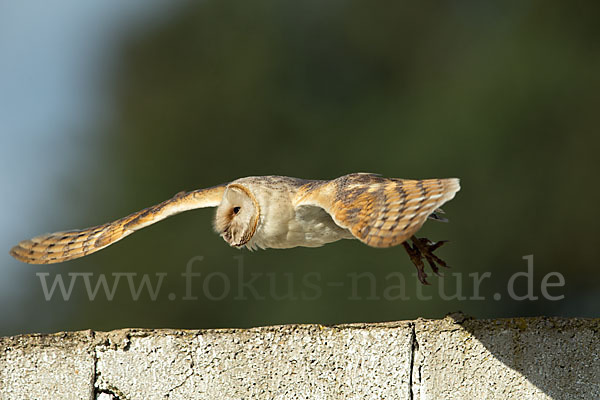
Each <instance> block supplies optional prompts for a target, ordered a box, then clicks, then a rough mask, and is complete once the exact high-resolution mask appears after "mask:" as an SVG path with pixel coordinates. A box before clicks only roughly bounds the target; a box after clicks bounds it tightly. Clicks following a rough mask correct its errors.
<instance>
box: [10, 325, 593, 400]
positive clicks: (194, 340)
mask: <svg viewBox="0 0 600 400" xmlns="http://www.w3.org/2000/svg"><path fill="white" fill-rule="evenodd" d="M599 328H600V319H560V318H517V319H505V320H472V319H467V318H465V317H464V316H462V315H455V316H453V317H447V318H445V319H443V320H421V319H420V320H416V321H405V322H391V323H380V324H352V325H338V326H331V327H326V326H320V325H285V326H274V327H265V328H253V329H221V330H198V331H180V330H140V329H125V330H119V331H113V332H91V331H86V332H75V333H61V334H54V335H22V336H15V337H8V338H0V399H55V398H61V399H99V400H116V399H120V400H133V399H144V400H149V399H347V398H350V399H550V398H553V399H582V398H586V399H587V398H589V399H592V398H600V336H599V330H600V329H599Z"/></svg>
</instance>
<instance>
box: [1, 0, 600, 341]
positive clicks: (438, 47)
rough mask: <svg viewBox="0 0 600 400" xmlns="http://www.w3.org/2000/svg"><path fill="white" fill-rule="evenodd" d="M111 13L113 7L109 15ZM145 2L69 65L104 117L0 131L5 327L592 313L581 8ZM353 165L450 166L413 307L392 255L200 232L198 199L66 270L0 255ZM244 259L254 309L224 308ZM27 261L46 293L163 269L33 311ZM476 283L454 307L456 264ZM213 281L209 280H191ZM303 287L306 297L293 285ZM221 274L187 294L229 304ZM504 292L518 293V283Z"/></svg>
mask: <svg viewBox="0 0 600 400" xmlns="http://www.w3.org/2000/svg"><path fill="white" fill-rule="evenodd" d="M119 4H120V3H113V5H112V6H113V7H114V9H115V10H117V11H116V13H117V14H118V13H119V7H122V6H120V5H119ZM67 6H68V7H71V6H72V7H76V5H74V4H73V5H67ZM68 7H67V9H68ZM152 7H153V11H152V15H151V16H145V17H144V18H141V19H140V18H138V17H136V15H138V14H143V13H147V12H148V11H147V10H144V5H143V4H141V3H139V2H138V6H136V7H131V9H130V10H129V11H128V13H129V15H130V17H131V18H132V19H133V20H135V21H137V22H136V23H135V24H134V23H133V22H129V21H130V20H129V19H127V18H122V22H121V25H120V26H121V28H119V29H118V30H113V29H112V28H111V27H112V25H110V24H106V25H104V26H103V25H102V24H98V26H95V25H94V26H95V29H96V30H97V31H98V32H100V33H101V34H110V35H111V38H112V39H111V42H110V43H111V46H112V47H110V48H109V50H106V48H104V47H102V46H100V47H102V49H98V50H97V51H98V52H99V53H97V54H110V58H106V59H103V58H102V57H99V56H98V55H96V56H93V54H94V53H90V54H92V55H90V57H92V58H91V59H92V60H95V62H88V64H89V65H88V64H85V63H83V66H82V68H83V70H84V71H85V70H86V69H87V70H88V72H89V71H90V70H91V71H94V73H93V75H94V79H96V80H91V79H92V78H89V79H90V82H91V83H89V82H88V83H86V82H83V83H81V84H80V86H78V88H77V91H76V92H77V93H81V96H83V94H85V95H86V96H97V98H99V99H100V100H97V103H94V104H95V106H96V108H97V109H98V110H100V111H98V112H95V113H93V112H92V113H89V115H91V117H89V118H87V119H84V120H83V121H78V122H77V123H73V124H71V125H70V127H69V129H71V130H72V131H73V132H76V133H74V134H73V136H71V137H70V139H64V138H63V139H60V140H59V139H56V140H55V139H53V138H52V136H47V137H45V138H44V140H43V141H41V142H36V141H35V140H30V141H28V143H27V145H24V146H20V145H18V146H14V145H13V144H12V141H13V140H16V139H14V138H13V137H12V135H11V133H10V132H7V131H5V132H3V133H2V135H3V152H4V153H9V152H10V153H15V154H17V155H18V159H17V160H15V161H14V163H11V164H10V165H8V163H6V165H5V166H4V168H3V169H4V171H5V172H4V175H5V176H8V175H11V174H19V175H18V176H20V178H19V180H18V182H17V181H16V180H15V179H12V180H8V178H7V181H6V182H7V183H6V184H5V185H3V186H4V191H5V194H6V196H7V197H10V199H11V201H13V202H14V203H15V204H16V205H15V206H14V207H11V208H10V209H9V208H7V207H3V211H2V212H3V213H4V214H5V221H6V222H5V223H4V224H3V227H2V228H3V236H2V239H3V241H2V244H3V248H4V250H5V251H4V256H3V259H2V260H3V263H2V268H3V269H4V270H5V276H6V279H4V282H3V294H2V296H3V297H2V304H3V306H2V307H3V312H2V319H1V320H0V334H4V335H6V334H13V333H21V332H34V331H36V332H37V331H42V332H50V331H60V330H76V329H88V328H91V329H99V330H108V329H115V328H121V327H177V328H213V327H247V326H257V325H266V324H283V323H322V324H332V323H344V322H359V321H384V320H401V319H412V318H416V317H442V316H443V315H445V314H446V313H448V312H451V311H456V310H462V311H464V312H465V313H467V314H470V315H473V316H475V317H482V318H483V317H486V318H490V317H505V316H527V315H563V316H596V317H597V316H599V314H598V308H597V304H598V300H599V299H600V283H598V279H597V278H598V277H599V276H600V275H599V272H598V267H599V265H598V255H597V252H598V233H597V222H596V219H597V216H596V213H597V212H596V209H597V207H598V200H599V197H600V196H599V193H600V190H599V189H598V185H597V178H596V175H597V172H598V158H597V154H598V152H597V150H598V144H599V142H600V137H599V135H598V126H600V113H599V112H598V107H599V105H600V98H599V93H600V78H599V77H600V75H599V73H598V71H600V51H599V50H600V48H599V43H600V25H599V24H598V18H597V15H598V5H597V3H593V2H587V3H579V2H578V3H569V2H559V1H553V2H546V1H544V2H542V1H522V2H510V3H503V4H490V3H487V2H474V1H473V2H442V3H439V2H437V3H433V2H404V1H402V2H399V1H386V2H377V3H376V4H375V3H372V2H364V1H330V2H322V1H304V2H281V1H258V2H243V1H216V0H214V1H213V0H207V1H201V2H177V3H176V4H169V5H167V4H166V3H162V2H154V3H153V6H152ZM111 18H113V17H111ZM128 18H129V17H128ZM136 18H138V19H136ZM109 19H110V18H109ZM79 29H80V30H81V32H82V35H83V34H84V33H85V32H86V30H85V29H86V28H85V27H84V26H82V27H80V28H79ZM65 40H66V39H65ZM18 44H19V43H17V45H18ZM13 45H15V43H13ZM92 50H93V49H92ZM27 51H33V52H35V51H41V50H40V49H35V48H30V49H28V50H27ZM100 51H103V52H104V53H102V52H100ZM74 57H75V56H74ZM107 57H108V56H107ZM15 68H16V67H15ZM3 79H6V77H4V78H3ZM23 85H24V87H27V86H28V83H27V80H24V83H23ZM0 96H1V95H0ZM5 96H6V95H5ZM5 100H6V101H7V103H10V102H11V101H12V100H11V99H8V98H7V99H5ZM26 104H27V103H25V106H26ZM86 115H87V114H86ZM67 119H68V118H67ZM66 125H69V123H67V124H66ZM43 126H44V127H45V128H47V129H48V130H50V128H51V124H46V125H43ZM48 135H51V134H50V133H48ZM57 137H58V136H57ZM61 137H62V136H61ZM36 143H37V144H36ZM26 146H42V147H43V149H42V148H41V147H40V148H39V149H38V150H39V151H40V153H41V152H42V150H43V154H44V156H45V157H47V158H44V159H43V160H44V161H43V162H41V161H40V158H39V157H38V156H37V155H36V154H37V153H35V152H34V153H31V152H29V151H28V148H27V147H26ZM7 157H8V155H7ZM13 157H15V156H14V155H13ZM61 163H62V164H63V165H64V167H63V168H61V169H58V170H54V169H52V168H54V167H51V166H52V165H54V164H61ZM358 171H368V172H375V173H380V174H382V175H384V176H388V177H401V178H431V177H459V178H461V183H462V190H461V192H459V193H458V195H457V197H456V198H455V199H454V200H453V201H451V202H450V203H448V204H447V205H446V206H445V207H444V208H445V210H446V212H447V217H448V218H449V219H450V223H449V224H439V223H435V222H428V223H427V224H426V225H425V226H424V228H423V230H422V231H421V234H422V235H424V236H427V237H430V238H431V239H433V240H441V239H449V240H450V241H451V243H450V244H448V245H447V246H446V247H444V248H442V249H440V250H439V252H438V253H439V255H440V256H442V258H444V259H445V260H446V261H447V262H448V263H449V264H450V265H451V266H452V268H451V269H450V270H446V271H444V273H445V277H446V278H445V279H444V280H441V279H439V278H437V277H431V278H430V282H431V283H432V285H431V286H428V287H420V286H419V287H418V289H419V290H422V293H423V295H424V296H431V299H430V300H423V299H419V298H417V292H416V290H417V286H418V284H417V283H416V281H415V278H414V277H413V276H412V274H413V273H414V271H415V269H414V267H413V266H412V264H411V263H410V261H409V259H408V257H407V255H406V254H405V252H404V250H403V249H402V248H401V247H396V248H392V249H385V250H380V249H373V248H369V247H367V246H365V245H362V244H361V243H359V242H358V241H341V242H337V243H334V244H330V245H328V246H325V247H322V248H318V249H306V248H297V249H291V250H268V251H256V252H249V251H246V250H243V251H239V250H235V249H232V248H229V247H228V246H227V244H226V243H225V242H224V241H223V240H222V239H221V238H220V237H218V235H216V234H214V232H213V231H212V215H213V210H198V211H192V212H188V213H185V214H181V215H178V216H176V217H173V218H170V219H168V220H165V221H163V222H161V223H160V224H157V225H154V226H152V227H150V228H147V229H144V230H143V231H140V232H138V233H136V234H135V235H132V236H130V237H128V238H127V239H125V240H124V241H122V242H120V243H118V244H117V245H115V246H112V247H110V248H108V249H106V250H104V251H102V252H100V253H97V254H95V255H93V256H90V257H87V258H84V259H81V260H77V261H72V262H69V263H66V264H59V265H53V266H29V265H24V264H20V263H18V262H16V261H15V260H12V259H11V258H10V257H9V256H8V255H7V252H8V250H9V248H10V246H12V245H13V244H15V243H16V242H18V241H19V240H22V239H25V238H27V237H31V236H35V235H37V234H40V233H43V232H47V231H56V230H63V229H67V228H83V227H86V226H91V225H96V224H99V223H103V222H107V221H109V220H113V219H116V218H119V217H121V216H124V215H127V214H129V213H130V212H133V211H136V210H138V209H141V208H144V207H147V206H149V205H152V204H155V203H158V202H160V201H162V200H164V199H167V198H169V197H171V196H172V195H173V194H175V193H176V192H178V191H181V190H191V189H195V188H202V187H208V186H212V185H215V184H219V183H223V182H228V181H231V180H233V179H235V178H238V177H242V176H248V175H267V174H275V175H288V176H295V177H302V178H310V179H331V178H335V177H338V176H340V175H343V174H347V173H350V172H358ZM36 180H41V181H43V183H44V185H45V186H44V187H47V188H49V189H48V191H42V192H40V191H39V187H40V186H37V184H36V183H35V182H37V181H36ZM9 214H10V215H9ZM9 217H10V218H9ZM529 254H533V255H534V275H533V287H534V291H535V295H537V296H540V298H539V299H538V300H535V301H530V300H524V301H518V300H514V299H510V298H509V296H508V295H507V289H506V288H507V282H508V281H509V279H510V277H511V276H512V275H513V274H515V273H517V272H522V271H526V269H527V263H526V261H525V260H523V259H522V257H523V256H526V255H529ZM195 256H203V257H204V259H203V261H201V262H196V263H195V264H194V266H193V267H194V272H199V273H201V274H203V275H201V277H199V278H194V280H193V295H194V296H197V297H198V299H197V300H193V301H192V300H182V299H181V298H182V297H183V296H184V295H185V293H186V287H185V280H184V279H183V278H182V277H181V275H180V274H181V273H182V272H184V271H185V268H186V264H187V263H188V261H189V260H190V259H192V258H193V257H195ZM239 256H242V257H243V277H242V279H243V280H245V281H248V280H250V279H251V278H252V277H253V276H257V278H256V280H255V281H254V287H255V288H256V291H257V293H258V294H259V295H260V296H263V297H265V298H264V299H257V298H255V296H253V295H252V293H251V292H250V291H248V290H246V295H247V296H246V297H248V298H246V299H239V298H236V294H239V293H238V292H237V291H236V287H237V284H238V280H239V272H240V270H239V267H238V260H237V259H235V258H234V257H239ZM38 272H49V273H50V276H49V278H48V279H49V282H50V281H51V280H52V279H53V278H54V277H55V274H62V276H63V277H64V279H65V280H66V281H67V283H68V278H69V276H68V275H67V274H68V273H81V272H92V273H94V275H93V278H92V279H93V282H95V280H96V279H97V278H98V274H100V273H104V274H106V276H107V278H108V279H109V282H112V281H113V278H112V275H111V274H113V273H122V272H135V273H138V274H139V275H138V278H136V279H139V277H140V276H141V274H144V273H145V274H149V276H150V277H151V278H152V281H153V282H155V281H156V275H155V274H156V273H167V274H168V275H167V276H166V277H165V278H164V280H163V283H162V286H161V288H160V293H159V295H158V297H157V299H156V300H154V301H153V300H151V299H150V297H149V296H148V295H147V294H146V292H144V293H143V294H142V295H141V296H140V298H139V300H138V301H134V300H133V299H132V298H131V297H132V296H131V294H130V291H129V289H128V287H127V285H126V283H127V281H126V279H125V278H122V280H121V283H120V284H119V287H118V289H117V291H116V294H115V296H114V299H113V300H112V301H108V300H107V299H106V298H105V296H103V295H102V293H100V294H99V295H98V298H97V299H95V300H94V301H90V300H89V299H88V296H87V294H86V291H85V288H84V285H83V284H82V283H81V282H82V281H80V282H79V283H78V284H76V285H75V287H74V290H73V294H72V296H71V298H70V300H69V301H64V300H62V299H61V298H60V297H59V296H58V295H56V296H55V297H54V298H53V299H52V300H51V301H46V300H45V299H44V295H43V291H42V288H41V285H40V279H39V277H38V276H36V273H38ZM363 272H369V273H372V275H369V276H370V277H372V278H373V279H374V281H373V282H375V283H374V287H375V292H374V293H375V295H373V293H372V292H371V289H372V286H371V281H369V279H370V278H365V279H360V280H359V281H358V285H357V286H356V287H353V285H352V278H351V277H352V276H353V275H352V274H357V273H358V274H360V273H363ZM398 272H400V273H401V274H402V275H403V276H405V277H406V297H408V299H389V298H384V294H385V293H387V292H386V289H387V290H391V289H389V286H390V285H394V284H397V283H398V282H397V281H396V280H390V279H386V277H388V276H389V274H394V273H398ZM484 272H490V273H491V276H492V277H491V278H489V279H486V280H484V281H483V283H482V285H481V289H480V296H482V297H485V300H472V299H469V297H472V296H473V283H472V282H473V278H472V277H470V276H469V274H473V273H479V274H483V273H484ZM550 272H560V273H561V274H562V275H563V276H564V279H565V284H564V287H559V288H551V289H550V293H551V294H552V295H564V299H562V300H559V301H550V300H547V299H544V298H542V296H541V293H540V284H541V281H542V279H543V277H544V275H545V274H547V273H550ZM216 273H218V275H215V274H216ZM209 274H213V275H212V276H213V277H214V279H213V278H211V279H209V280H208V281H206V280H205V279H204V278H205V277H207V276H208V275H209ZM253 274H254V275H253ZM452 274H458V275H452ZM430 275H431V274H430ZM307 276H308V277H310V280H311V282H317V286H318V289H314V287H308V286H306V281H305V279H307ZM457 280H460V285H461V287H460V290H462V293H463V295H464V296H466V297H467V298H466V299H464V300H456V299H454V300H445V299H444V298H443V296H442V295H440V290H442V293H446V294H448V295H450V294H452V293H456V291H457V290H459V288H458V286H457ZM224 281H226V282H229V284H230V285H231V288H230V289H231V290H230V293H229V294H228V295H226V296H224V298H222V299H219V300H215V299H214V298H213V299H211V298H210V297H211V296H210V295H209V296H206V295H203V294H205V293H209V294H210V293H212V294H214V295H219V294H220V293H223V290H225V288H224V286H223V282H224ZM551 281H556V280H555V279H552V280H551ZM204 282H207V283H204ZM331 282H334V283H335V282H342V283H343V285H342V286H336V285H335V284H329V283H331ZM516 282H517V283H516V286H515V287H516V289H515V290H516V292H517V293H518V294H523V293H525V292H526V291H527V284H526V281H525V279H524V278H523V279H521V278H519V279H517V281H516ZM204 284H206V286H203V285H204ZM171 293H172V294H173V296H175V299H174V300H170V299H169V296H168V295H169V294H171ZM274 293H275V295H274ZM286 293H287V294H290V293H291V296H287V297H286V298H283V299H280V298H279V297H278V296H280V295H282V296H283V295H285V294H286ZM307 293H308V295H306V296H304V295H303V294H307ZM496 293H499V294H501V299H500V300H496V299H495V298H494V294H496ZM316 294H318V295H316ZM217 297H218V296H217ZM284 297H285V296H284Z"/></svg>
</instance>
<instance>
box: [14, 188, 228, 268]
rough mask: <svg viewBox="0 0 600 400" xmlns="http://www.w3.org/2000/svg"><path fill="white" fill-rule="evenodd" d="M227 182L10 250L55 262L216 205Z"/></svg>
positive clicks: (24, 257) (26, 257)
mask: <svg viewBox="0 0 600 400" xmlns="http://www.w3.org/2000/svg"><path fill="white" fill-rule="evenodd" d="M226 186H227V185H226V184H224V185H219V186H214V187H211V188H208V189H200V190H194V191H191V192H187V193H185V192H181V193H178V194H176V195H175V196H174V197H173V198H171V199H169V200H166V201H163V202H162V203H160V204H157V205H155V206H152V207H148V208H145V209H143V210H140V211H138V212H135V213H133V214H130V215H128V216H126V217H124V218H121V219H119V220H116V221H113V222H109V223H107V224H104V225H98V226H94V227H92V228H87V229H81V230H71V231H65V232H55V233H48V234H45V235H41V236H37V237H34V238H33V239H30V240H24V241H22V242H20V243H19V244H18V245H16V246H15V247H13V248H12V249H11V250H10V254H11V255H12V256H13V257H14V258H16V259H17V260H19V261H23V262H26V263H29V264H54V263H59V262H63V261H68V260H72V259H74V258H79V257H83V256H86V255H88V254H91V253H94V252H96V251H98V250H101V249H103V248H105V247H106V246H109V245H111V244H113V243H115V242H117V241H119V240H121V239H123V238H124V237H125V236H127V235H129V234H131V233H133V232H135V231H137V230H139V229H142V228H145V227H146V226H148V225H152V224H154V223H156V222H158V221H161V220H163V219H165V218H167V217H170V216H172V215H175V214H179V213H180V212H183V211H188V210H193V209H196V208H204V207H216V206H218V205H219V204H220V203H221V199H222V198H223V193H224V192H225V188H226Z"/></svg>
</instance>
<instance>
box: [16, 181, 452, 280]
mask: <svg viewBox="0 0 600 400" xmlns="http://www.w3.org/2000/svg"><path fill="white" fill-rule="evenodd" d="M459 190H460V185H459V180H458V179H456V178H450V179H426V180H406V179H395V178H391V179H388V178H384V177H381V176H379V175H375V174H367V173H355V174H350V175H345V176H342V177H340V178H337V179H333V180H305V179H297V178H289V177H283V176H253V177H246V178H240V179H237V180H234V181H232V182H230V183H227V184H222V185H218V186H214V187H211V188H207V189H199V190H194V191H191V192H181V193H178V194H176V195H175V196H174V197H173V198H171V199H169V200H166V201H164V202H162V203H160V204H157V205H155V206H152V207H149V208H146V209H144V210H141V211H138V212H135V213H133V214H131V215H129V216H127V217H124V218H121V219H119V220H116V221H114V222H110V223H107V224H104V225H98V226H95V227H92V228H87V229H82V230H69V231H64V232H56V233H50V234H45V235H41V236H37V237H34V238H33V239H31V240H24V241H22V242H20V243H19V244H18V245H16V246H15V247H13V248H12V249H11V251H10V254H11V255H12V256H13V257H15V258H16V259H17V260H20V261H23V262H26V263H30V264H51V263H58V262H63V261H67V260H72V259H74V258H79V257H83V256H86V255H88V254H91V253H94V252H96V251H98V250H101V249H103V248H105V247H107V246H109V245H111V244H113V243H115V242H117V241H118V240H121V239H123V238H124V237H125V236H127V235H129V234H131V233H133V232H135V231H137V230H139V229H142V228H144V227H146V226H148V225H151V224H153V223H155V222H158V221H160V220H162V219H165V218H167V217H170V216H172V215H175V214H178V213H180V212H183V211H187V210H192V209H196V208H204V207H217V210H216V214H215V218H214V229H215V231H216V232H217V233H218V234H219V235H221V237H222V238H223V239H224V240H225V241H226V242H227V243H228V244H229V245H230V246H232V247H236V248H242V247H246V248H248V249H251V250H254V249H256V248H261V249H268V248H274V249H286V248H291V247H297V246H304V247H318V246H322V245H324V244H327V243H331V242H335V241H337V240H340V239H358V240H360V241H361V242H363V243H365V244H367V245H369V246H372V247H379V248H382V247H391V246H396V245H399V244H402V245H403V246H404V248H405V250H406V251H407V253H408V255H409V257H410V258H411V260H412V262H413V263H414V264H415V266H416V267H417V271H418V278H419V280H420V281H421V282H422V283H425V284H426V283H427V281H426V277H427V274H426V273H425V271H424V262H423V258H425V259H426V260H427V261H428V263H429V265H430V266H431V268H432V270H433V272H435V273H438V265H440V266H444V267H446V264H445V263H444V261H442V260H441V259H439V258H438V257H437V256H435V255H434V254H433V251H434V250H435V249H436V248H438V247H439V246H441V245H442V244H443V243H444V242H443V241H442V242H437V243H432V242H431V241H429V240H428V239H425V238H417V237H415V236H414V235H415V233H416V232H417V231H418V230H419V229H420V228H421V226H422V225H423V223H424V222H425V220H426V219H427V218H432V219H437V220H444V218H442V217H441V216H439V213H442V211H441V209H439V207H440V206H441V205H442V204H444V203H445V202H447V201H449V200H451V199H452V198H454V195H455V194H456V192H458V191H459ZM408 240H411V241H412V246H411V245H410V244H409V243H408Z"/></svg>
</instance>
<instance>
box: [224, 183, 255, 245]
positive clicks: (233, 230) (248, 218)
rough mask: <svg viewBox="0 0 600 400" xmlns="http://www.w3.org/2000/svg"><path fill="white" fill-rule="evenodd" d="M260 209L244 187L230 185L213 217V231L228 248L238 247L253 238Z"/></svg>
mask: <svg viewBox="0 0 600 400" xmlns="http://www.w3.org/2000/svg"><path fill="white" fill-rule="evenodd" d="M259 217H260V207H259V205H258V201H257V200H256V198H255V197H254V195H253V194H252V193H251V192H250V191H249V190H248V189H247V188H245V187H244V186H241V185H237V184H231V185H229V186H228V187H227V189H226V190H225V193H224V194H223V199H222V201H221V204H220V205H219V207H217V212H216V215H215V223H214V227H215V230H216V231H217V233H218V234H219V235H221V237H222V238H223V239H224V240H225V241H226V242H227V243H229V245H230V246H235V247H240V246H243V245H245V244H246V243H248V241H249V240H250V239H251V238H252V236H254V233H255V232H256V228H257V227H258V221H259Z"/></svg>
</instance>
